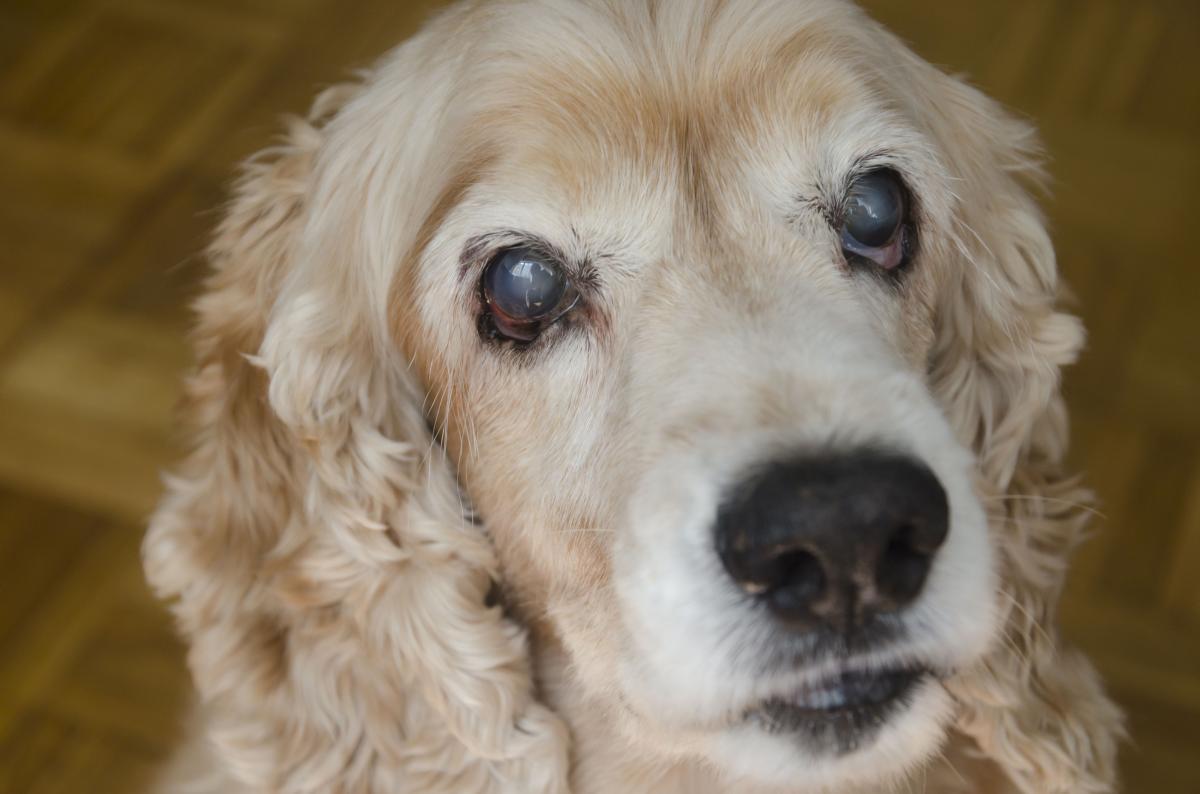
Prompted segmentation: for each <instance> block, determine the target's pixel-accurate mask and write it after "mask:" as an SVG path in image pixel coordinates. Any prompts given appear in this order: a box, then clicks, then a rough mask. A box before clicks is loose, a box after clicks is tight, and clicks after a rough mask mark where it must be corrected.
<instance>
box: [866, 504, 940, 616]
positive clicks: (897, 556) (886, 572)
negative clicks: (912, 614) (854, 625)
mask: <svg viewBox="0 0 1200 794" xmlns="http://www.w3.org/2000/svg"><path fill="white" fill-rule="evenodd" d="M927 545H929V544H927V543H922V542H921V533H919V532H918V531H917V529H916V528H915V527H913V526H912V525H911V524H906V525H904V526H902V527H900V529H898V530H897V531H896V532H895V533H894V534H893V535H892V537H891V539H890V540H889V541H888V544H887V546H886V547H885V548H884V550H883V554H881V555H880V557H879V563H878V565H877V567H876V570H875V587H876V589H877V591H878V593H879V596H880V598H881V600H882V601H883V603H882V604H880V606H885V607H887V606H890V607H891V608H893V609H896V608H899V607H902V606H904V605H906V604H908V603H909V602H911V601H912V600H913V599H914V598H916V597H917V595H918V594H919V593H920V592H921V588H922V587H923V586H924V584H925V578H926V576H927V575H928V574H929V567H930V564H931V563H932V560H933V554H934V553H935V552H936V551H937V547H936V546H935V547H934V548H932V549H929V550H928V551H927V550H926V549H925V547H926V546H927Z"/></svg>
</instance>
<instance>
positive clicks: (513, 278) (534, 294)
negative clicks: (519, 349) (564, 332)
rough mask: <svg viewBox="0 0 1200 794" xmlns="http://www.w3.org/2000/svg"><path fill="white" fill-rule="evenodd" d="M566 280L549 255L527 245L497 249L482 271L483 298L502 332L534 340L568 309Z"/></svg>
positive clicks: (515, 337)
mask: <svg viewBox="0 0 1200 794" xmlns="http://www.w3.org/2000/svg"><path fill="white" fill-rule="evenodd" d="M571 294H572V290H571V284H570V280H569V279H568V278H567V275H566V273H564V272H563V269H562V267H561V266H560V265H559V264H558V263H556V262H555V261H553V260H552V259H551V258H550V257H547V256H546V255H544V254H541V253H539V252H537V251H535V250H533V249H531V248H524V247H523V248H510V249H508V250H506V251H503V252H501V253H500V254H499V255H498V256H497V257H496V258H495V259H493V260H492V261H491V262H490V263H489V264H488V266H487V269H486V270H485V271H484V274H483V297H484V300H485V301H486V302H487V305H488V309H489V311H490V312H491V316H492V321H493V323H494V325H495V327H496V330H497V331H499V332H500V333H501V334H502V335H504V336H506V337H509V338H511V339H516V340H519V341H530V340H532V339H534V338H535V337H536V336H537V335H538V333H539V332H540V331H541V329H542V328H543V327H544V326H545V325H547V324H549V323H551V322H553V321H554V320H556V319H558V318H559V317H560V316H562V314H563V313H564V312H565V311H567V310H568V309H570V295H571Z"/></svg>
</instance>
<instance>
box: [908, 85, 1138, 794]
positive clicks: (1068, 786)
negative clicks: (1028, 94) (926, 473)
mask: <svg viewBox="0 0 1200 794" xmlns="http://www.w3.org/2000/svg"><path fill="white" fill-rule="evenodd" d="M914 68H918V67H914ZM919 68H920V72H921V73H920V75H919V79H918V80H914V81H913V82H912V83H910V85H922V86H925V87H926V90H928V91H929V92H930V101H929V104H928V106H927V109H926V118H927V119H928V121H929V124H930V128H931V129H932V130H933V133H934V134H935V135H936V136H937V137H938V138H939V139H940V140H939V143H940V144H941V148H942V150H943V151H944V152H946V153H947V158H948V162H947V163H946V165H947V167H948V168H949V170H950V171H951V172H952V173H951V177H952V178H953V179H954V183H953V184H954V185H955V187H956V191H955V192H956V193H957V207H955V209H954V213H953V214H954V215H955V217H956V220H957V223H958V229H957V230H956V235H955V236H956V238H957V240H956V241H955V243H954V244H953V245H950V246H948V248H949V249H950V252H949V253H948V255H947V256H946V257H945V258H946V260H947V261H948V262H949V267H947V268H945V272H944V274H943V275H944V277H943V278H942V279H941V282H942V285H941V288H942V289H943V290H944V291H943V292H942V293H941V294H940V295H939V296H938V299H937V307H938V309H937V311H938V316H937V330H936V341H935V346H934V350H933V354H932V358H931V361H930V372H931V380H932V383H933V388H934V391H935V393H936V394H937V396H938V398H939V399H940V400H941V402H942V404H943V405H944V407H945V410H946V412H947V414H948V416H949V417H950V418H951V421H952V423H953V424H954V426H955V430H956V432H957V433H958V434H959V436H960V438H961V439H962V440H963V441H964V443H967V444H969V445H970V446H971V448H972V449H973V450H974V451H975V453H976V455H977V457H978V461H979V468H980V471H981V474H982V480H983V482H982V483H981V484H980V490H981V492H982V497H983V498H984V500H985V503H986V507H987V508H988V513H989V515H990V517H991V533H992V537H993V541H994V544H995V546H996V548H997V549H998V552H999V560H1000V565H1001V583H1002V584H1001V588H1002V592H1001V593H1000V609H1001V612H1002V615H1003V625H1004V636H1003V637H1002V638H1001V639H1000V640H999V642H998V643H997V644H996V645H995V648H994V650H993V652H992V653H991V654H990V656H988V657H987V659H986V661H985V663H984V664H982V665H981V666H979V668H978V669H976V670H973V671H969V672H967V673H965V674H964V675H961V676H959V677H958V678H957V679H956V680H955V681H954V682H953V683H952V685H951V688H952V690H953V691H954V693H955V695H956V696H957V697H958V699H959V700H960V701H961V703H962V706H963V709H962V719H961V722H960V727H961V729H962V730H963V731H964V732H965V733H967V734H969V735H971V736H972V737H973V738H974V739H975V740H976V741H977V742H978V743H979V745H980V747H981V748H982V749H983V751H984V752H985V753H986V754H987V755H988V756H990V757H991V758H992V759H994V760H995V761H996V762H997V763H999V764H1000V766H1001V767H1003V768H1004V769H1005V771H1006V772H1007V773H1008V775H1009V776H1010V777H1011V778H1012V780H1013V782H1014V783H1015V784H1016V785H1017V786H1018V788H1019V789H1020V790H1021V791H1023V792H1028V793H1029V794H1033V793H1034V792H1037V794H1049V793H1050V792H1063V793H1064V794H1065V792H1102V791H1110V790H1111V788H1112V786H1113V785H1114V780H1115V774H1116V772H1115V755H1116V744H1117V741H1118V739H1119V737H1120V736H1121V732H1122V727H1121V718H1120V714H1119V712H1118V710H1117V709H1116V708H1115V707H1114V706H1113V705H1112V703H1111V702H1110V701H1109V700H1108V698H1107V697H1106V696H1105V694H1104V692H1103V690H1102V688H1101V685H1100V683H1099V679H1098V677H1097V675H1096V673H1095V671H1094V670H1093V668H1092V667H1091V665H1090V664H1089V663H1088V662H1087V660H1086V659H1084V658H1083V657H1082V656H1081V655H1080V654H1079V653H1078V652H1076V651H1074V650H1072V649H1070V648H1067V647H1065V646H1064V643H1063V641H1062V639H1061V638H1060V636H1059V633H1058V631H1057V629H1056V627H1055V621H1056V611H1057V603H1058V599H1059V595H1060V593H1061V590H1062V586H1063V581H1064V577H1065V573H1066V568H1067V562H1068V557H1069V555H1070V553H1071V552H1072V551H1073V549H1074V547H1075V546H1076V544H1077V543H1079V541H1080V540H1081V536H1082V532H1083V525H1084V523H1085V519H1086V517H1087V513H1088V512H1089V507H1088V506H1089V503H1090V501H1091V497H1090V494H1089V492H1088V491H1086V490H1085V489H1083V488H1082V487H1081V486H1080V485H1079V483H1078V481H1077V480H1076V479H1074V478H1071V477H1068V476H1066V475H1065V473H1064V471H1063V462H1064V461H1063V459H1064V455H1065V452H1066V445H1067V417H1066V411H1065V407H1064V404H1063V400H1062V397H1061V394H1060V368H1061V367H1063V366H1064V365H1067V364H1070V363H1072V362H1073V361H1074V360H1075V357H1076V355H1077V354H1078V351H1079V350H1080V348H1081V347H1082V345H1083V341H1084V332H1083V328H1082V325H1081V324H1080V322H1079V321H1078V320H1077V319H1076V318H1075V317H1072V316H1070V315H1069V314H1066V313H1064V312H1062V311H1060V310H1059V308H1058V302H1059V299H1060V287H1059V284H1058V280H1057V268H1056V264H1055V255H1054V248H1053V246H1052V244H1051V241H1050V238H1049V235H1048V233H1047V231H1046V227H1045V224H1044V221H1043V218H1042V215H1041V213H1040V211H1039V209H1038V207H1037V205H1036V202H1035V201H1034V199H1033V198H1032V196H1031V195H1030V193H1029V189H1030V188H1031V187H1033V186H1036V185H1038V184H1040V178H1041V177H1040V157H1039V149H1038V146H1037V141H1036V138H1035V136H1034V134H1033V131H1032V130H1031V129H1030V128H1029V127H1028V126H1027V125H1026V124H1024V123H1023V122H1020V121H1018V120H1016V119H1014V118H1012V117H1010V116H1009V115H1007V114H1006V113H1005V112H1004V111H1003V110H1002V109H1001V108H1000V107H999V106H998V105H997V104H996V103H994V102H992V101H991V100H989V99H987V98H986V97H984V96H983V95H982V94H981V93H979V92H978V91H976V90H974V89H972V88H970V87H969V86H967V85H965V84H963V83H962V82H960V81H958V80H955V79H952V78H949V77H946V76H944V75H942V74H940V73H938V72H937V71H936V70H934V69H933V68H931V67H928V66H925V65H924V64H921V65H920V67H919Z"/></svg>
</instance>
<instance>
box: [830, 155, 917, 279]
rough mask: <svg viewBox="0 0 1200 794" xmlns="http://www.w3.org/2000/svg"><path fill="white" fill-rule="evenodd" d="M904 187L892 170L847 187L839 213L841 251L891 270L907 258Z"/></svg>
mask: <svg viewBox="0 0 1200 794" xmlns="http://www.w3.org/2000/svg"><path fill="white" fill-rule="evenodd" d="M907 203H908V202H907V198H906V196H905V192H904V186H903V185H902V184H900V178H899V177H898V176H896V174H895V173H894V172H893V171H890V170H887V169H881V170H879V171H871V172H870V173H867V174H864V175H863V176H860V177H859V178H858V179H857V180H855V181H854V184H852V185H851V186H850V191H849V193H848V194H847V195H846V203H845V208H844V211H843V216H842V230H841V233H842V251H843V253H845V255H846V258H847V259H849V260H851V261H854V260H860V261H861V260H867V261H869V262H872V263H874V264H875V265H877V266H878V267H881V268H883V269H884V270H894V269H896V268H898V267H900V266H901V265H903V264H904V263H905V260H906V259H907V258H908V249H909V242H910V241H909V232H908V223H907V221H908V217H907V216H908V207H907Z"/></svg>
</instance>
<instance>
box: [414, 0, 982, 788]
mask: <svg viewBox="0 0 1200 794" xmlns="http://www.w3.org/2000/svg"><path fill="white" fill-rule="evenodd" d="M701 5H705V4H701ZM650 8H654V9H655V11H656V14H655V13H652V12H651V11H650V10H649V9H650ZM521 11H522V10H521V9H507V11H506V13H505V14H502V15H497V16H495V17H494V18H491V19H489V20H488V21H487V22H486V25H484V26H485V27H487V28H488V30H487V32H486V33H477V34H476V36H477V38H476V39H474V43H473V44H471V45H470V46H469V47H468V54H467V56H466V57H467V58H469V59H472V60H478V64H477V65H476V67H475V68H473V69H469V70H468V73H469V75H470V78H469V79H464V80H460V81H459V82H458V83H456V86H455V89H454V91H453V92H452V95H451V96H450V97H449V99H448V103H447V105H446V108H447V110H446V111H445V112H444V113H442V114H441V115H440V117H439V118H440V121H435V122H431V124H434V125H436V124H438V123H440V124H442V125H443V126H442V127H441V128H440V129H439V128H437V127H436V126H435V127H434V129H433V130H432V131H431V132H430V133H429V135H430V136H431V137H432V138H434V139H444V140H443V141H442V144H441V145H443V146H445V147H447V148H446V151H447V152H450V153H452V154H453V156H450V155H447V157H446V158H445V159H442V158H433V160H434V162H431V163H425V164H424V165H423V166H422V169H423V170H422V171H421V173H419V174H418V175H416V176H415V177H414V179H415V181H417V182H422V183H431V184H435V185H437V189H436V190H429V189H427V190H426V193H428V200H427V201H425V203H424V211H423V213H421V214H422V216H423V219H424V220H423V223H422V231H421V233H420V234H419V235H418V237H417V241H416V245H415V248H414V253H413V255H411V256H409V257H407V258H406V261H405V262H404V263H403V264H402V265H400V266H399V269H398V272H397V273H396V275H395V280H394V282H393V284H392V287H391V294H390V304H391V315H392V322H393V324H394V327H395V334H396V338H397V339H398V340H399V344H400V346H401V347H402V348H403V352H404V353H405V355H406V356H407V357H408V358H409V359H411V360H412V362H413V363H414V366H415V368H416V371H417V372H418V374H419V376H420V379H421V380H422V382H423V385H424V388H425V390H426V393H427V400H428V411H427V413H428V415H429V416H430V418H431V423H432V424H434V425H436V428H437V432H438V437H439V440H440V442H441V443H442V445H443V446H444V448H445V450H446V451H447V453H448V455H449V456H450V458H451V459H452V460H453V462H454V464H455V466H456V468H457V471H458V473H459V477H460V482H461V484H462V488H463V490H464V492H465V495H466V497H467V498H468V499H469V500H470V502H471V503H472V505H473V507H474V509H475V510H476V511H477V513H478V515H479V517H480V521H481V523H482V524H483V525H484V526H485V527H486V529H487V531H488V532H489V533H490V534H491V536H492V537H493V539H494V541H495V544H496V546H497V548H498V549H499V551H500V554H501V559H502V562H503V566H504V575H505V577H506V582H505V589H506V590H507V592H508V600H509V602H510V605H511V609H512V610H513V611H514V612H515V613H516V614H518V615H521V616H522V617H523V618H524V619H525V620H527V621H530V622H533V623H536V624H538V625H540V626H542V632H543V633H542V636H543V638H545V637H548V636H549V635H551V634H552V635H554V636H556V637H557V638H558V639H559V640H560V641H561V642H562V644H563V645H564V646H565V649H566V651H567V653H568V655H569V658H570V661H571V667H572V670H573V673H574V674H575V676H576V679H577V684H576V685H578V686H581V687H583V688H584V690H585V691H587V692H588V693H589V694H590V695H591V696H593V697H594V698H595V699H596V700H597V702H601V701H602V702H607V703H608V704H609V705H611V706H612V707H613V709H614V711H615V713H617V714H619V715H620V719H621V721H622V723H623V725H624V727H625V728H626V729H627V730H628V732H629V733H630V734H631V735H633V736H636V737H638V742H639V745H640V746H641V747H642V748H649V752H651V753H659V754H662V755H664V756H669V755H676V754H687V755H693V756H700V757H703V758H705V759H707V760H708V761H710V762H711V763H712V764H714V765H715V766H716V767H717V768H719V769H720V770H723V771H724V772H726V773H729V774H731V775H733V776H738V777H743V778H748V779H755V780H759V781H761V782H765V783H779V784H782V783H787V784H790V785H796V784H797V783H798V782H799V783H801V784H802V787H804V786H807V787H815V786H821V785H835V784H843V783H849V782H869V781H872V780H881V779H885V778H887V777H889V776H891V775H894V774H895V773H897V772H898V771H900V770H903V769H906V768H909V767H911V766H912V765H913V764H914V763H916V762H917V761H919V760H921V759H922V758H924V757H926V756H927V755H928V754H929V753H931V752H932V751H933V750H934V749H935V748H936V746H937V745H938V743H939V742H940V740H941V738H942V735H943V731H944V725H945V723H946V722H947V720H948V718H949V715H950V712H951V708H950V699H949V696H948V695H947V693H946V691H945V690H944V688H943V686H942V684H941V681H943V680H944V679H945V678H946V677H947V676H950V675H952V674H953V673H954V672H955V671H956V670H959V669H960V668H962V667H963V666H964V665H968V664H970V663H971V662H973V661H975V660H977V659H978V658H979V656H980V655H981V654H982V653H983V651H984V650H985V648H986V647H987V646H988V644H989V642H990V641H991V640H992V636H993V634H994V632H995V631H996V626H995V624H996V621H995V618H994V613H995V605H994V603H993V600H994V598H995V595H994V593H995V590H996V581H995V579H996V576H995V573H994V564H993V560H992V554H991V551H990V548H989V541H988V536H987V522H986V519H985V514H984V511H983V510H982V509H981V506H980V502H979V500H978V498H977V496H976V494H975V492H974V485H973V476H974V474H973V465H974V464H973V460H972V457H971V455H970V454H969V452H968V451H967V450H966V449H965V448H964V447H963V446H962V445H960V443H959V442H958V441H956V439H955V436H954V434H953V432H952V430H951V427H950V424H949V423H948V421H947V420H946V418H944V416H943V414H942V411H941V410H940V408H939V403H938V401H937V400H936V399H935V397H934V396H933V395H932V394H931V391H930V388H929V386H928V383H927V378H928V376H927V373H928V371H929V367H930V358H931V348H932V346H933V344H934V341H935V318H936V317H937V314H938V306H939V302H940V301H947V300H950V299H951V298H952V296H950V295H948V294H947V292H948V290H949V289H951V287H950V286H949V285H951V284H953V283H955V281H954V279H953V278H952V276H951V272H952V271H953V269H955V268H961V267H963V266H964V265H963V262H962V261H961V257H959V256H958V255H957V249H956V247H955V242H954V241H955V239H956V234H958V233H959V232H960V231H961V230H960V229H959V227H958V226H957V220H956V218H955V215H954V213H955V192H956V189H957V186H956V185H955V184H954V182H953V180H952V178H951V177H950V176H949V173H950V172H949V169H948V167H947V165H948V164H947V161H946V158H947V157H949V155H948V154H947V153H946V152H945V151H944V150H943V149H942V148H941V145H940V142H939V140H938V138H937V135H936V134H934V132H931V129H930V124H931V122H930V121H929V119H927V118H925V117H923V115H922V114H923V112H924V111H925V110H926V109H927V108H926V107H925V106H924V105H923V104H922V102H923V101H924V100H922V99H920V98H918V97H917V96H916V95H915V93H913V92H910V91H907V90H905V81H906V80H907V79H909V78H910V77H911V75H910V74H909V73H908V70H910V69H911V68H912V63H911V61H910V60H903V58H906V57H907V56H905V55H904V54H902V51H901V50H900V48H899V47H898V45H896V44H895V43H894V42H893V41H892V40H891V39H890V38H887V37H886V36H885V34H883V33H882V32H880V31H878V30H876V29H875V28H874V27H873V26H871V25H869V24H868V23H867V22H866V21H865V19H864V18H863V17H861V16H860V15H858V14H857V13H856V12H854V11H852V10H849V9H846V8H843V7H841V6H829V5H827V4H824V3H819V4H817V3H814V4H809V3H769V2H737V3H729V4H718V5H716V6H714V7H713V8H708V7H707V6H706V7H704V8H700V7H694V4H685V3H678V4H673V3H659V4H648V8H647V9H642V11H641V12H637V11H632V10H629V9H626V10H624V11H620V10H611V9H610V10H607V11H605V10H603V9H599V8H594V7H585V6H584V5H583V4H580V5H578V6H575V5H570V6H569V7H568V4H560V5H559V6H558V7H555V8H545V7H543V8H540V9H537V10H534V11H531V10H528V9H525V10H524V12H523V13H522V12H521ZM514 20H519V23H518V22H515V21H514ZM585 36H586V38H585ZM394 189H395V190H396V191H402V190H404V189H406V188H405V186H404V185H400V184H397V185H395V188H394Z"/></svg>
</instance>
